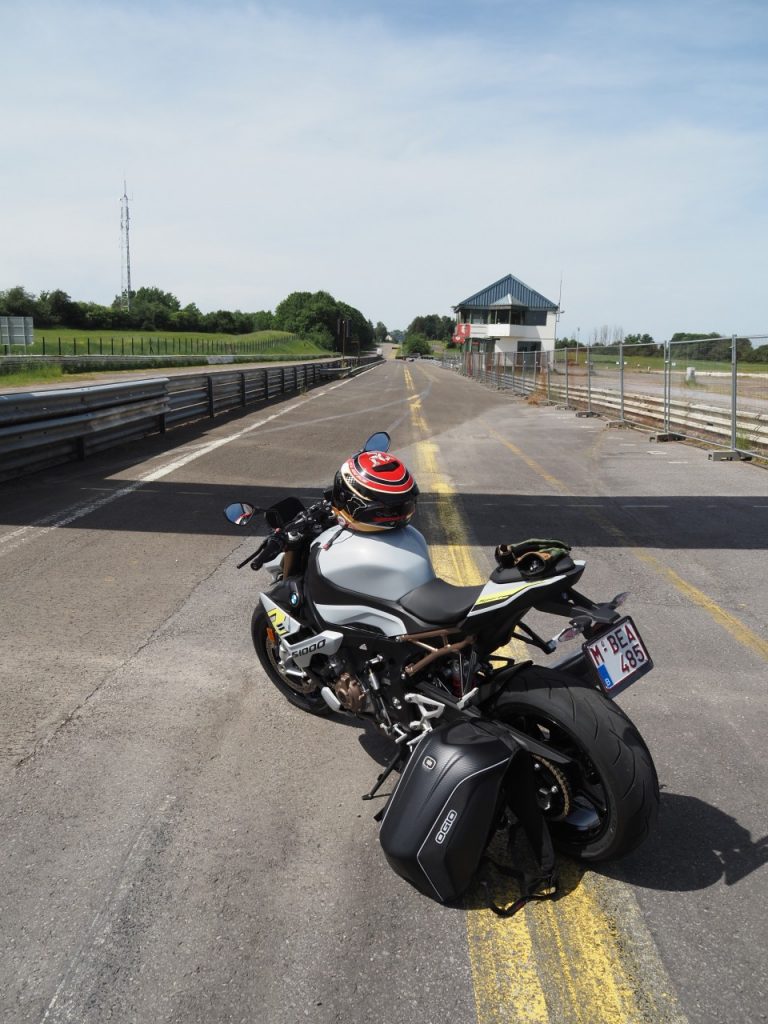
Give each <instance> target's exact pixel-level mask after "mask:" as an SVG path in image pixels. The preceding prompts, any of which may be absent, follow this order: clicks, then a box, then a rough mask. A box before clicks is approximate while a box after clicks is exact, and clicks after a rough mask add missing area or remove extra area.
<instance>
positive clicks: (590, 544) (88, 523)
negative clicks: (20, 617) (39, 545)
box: [0, 462, 768, 557]
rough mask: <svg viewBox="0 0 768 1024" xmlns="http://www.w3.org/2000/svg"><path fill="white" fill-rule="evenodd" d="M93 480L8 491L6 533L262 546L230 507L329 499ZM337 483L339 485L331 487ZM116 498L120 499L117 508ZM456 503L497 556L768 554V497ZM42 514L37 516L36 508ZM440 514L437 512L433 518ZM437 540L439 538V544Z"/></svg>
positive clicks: (56, 477) (496, 497)
mask: <svg viewBox="0 0 768 1024" xmlns="http://www.w3.org/2000/svg"><path fill="white" fill-rule="evenodd" d="M92 470H93V467H89V472H88V474H87V475H85V474H83V471H82V470H81V471H80V474H79V475H76V472H75V468H74V467H69V468H67V467H57V468H56V469H55V470H50V471H47V472H44V473H38V474H36V476H35V477H28V478H25V479H24V480H23V481H11V482H7V483H5V484H0V526H8V527H17V526H27V525H30V523H33V522H35V521H37V520H38V518H42V517H45V516H55V514H56V509H61V510H62V516H63V517H64V518H67V519H68V520H69V521H67V522H63V523H62V524H61V528H63V529H67V528H73V529H80V528H87V529H92V530H109V531H117V532H119V531H121V530H125V531H131V532H147V533H153V534H158V533H159V534H163V533H172V534H182V535H183V534H189V535H195V536H231V537H233V538H236V537H237V536H240V537H241V538H242V539H245V537H246V536H247V534H248V533H250V534H251V535H252V536H253V537H254V539H255V538H257V537H258V536H263V535H264V534H266V530H267V528H266V524H265V522H264V519H263V517H261V516H257V517H256V518H255V519H254V520H253V524H252V525H251V526H250V527H249V528H248V530H247V531H246V530H243V529H239V528H238V527H235V526H233V525H232V524H230V523H228V522H227V521H226V520H225V518H224V515H223V509H224V508H225V506H226V505H228V504H229V503H230V502H232V501H240V500H245V501H249V502H251V503H252V504H254V505H256V506H258V507H261V508H267V507H268V506H269V505H272V504H274V503H275V502H276V501H279V500H280V499H281V498H284V497H286V496H287V495H289V494H292V495H295V496H296V497H299V498H301V500H302V501H303V502H304V504H305V505H310V504H312V503H313V502H315V501H318V500H319V499H320V498H321V497H322V492H321V489H320V488H315V487H295V486H291V487H285V486H279V485H275V484H272V485H270V486H264V485H261V484H259V483H258V481H254V482H253V483H242V482H234V483H232V484H221V483H216V484H213V483H210V482H208V481H204V480H200V481H196V480H188V481H186V482H180V481H174V480H169V479H161V480H155V481H148V482H146V483H142V484H140V485H139V486H137V487H135V489H133V490H130V489H129V490H128V491H127V492H126V491H125V488H126V487H128V488H130V487H131V485H132V484H133V483H134V481H132V480H131V478H130V475H129V474H125V473H123V475H121V476H120V478H119V479H115V477H114V473H115V472H116V470H115V464H114V462H112V463H111V464H110V466H109V469H108V472H104V473H101V474H100V473H97V472H93V471H92ZM329 483H330V480H329ZM111 494H114V495H115V496H118V497H119V500H115V501H110V500H109V499H110V495H111ZM445 500H446V499H445V496H444V495H439V494H434V493H432V492H430V491H428V490H423V491H422V492H421V494H420V497H419V507H420V509H421V512H419V511H417V513H416V517H415V519H414V521H413V525H415V526H416V527H417V528H419V529H421V530H423V532H424V533H425V535H426V537H427V540H428V541H431V540H432V539H433V538H432V536H431V533H432V528H431V526H430V523H431V522H433V521H434V518H435V517H434V514H433V511H434V506H435V505H436V504H438V503H440V502H445ZM451 500H453V501H456V502H458V503H459V504H460V505H461V508H462V515H463V518H464V519H465V521H466V522H468V523H469V524H470V526H471V530H472V534H473V540H474V541H475V543H477V544H478V545H479V546H481V547H485V548H488V549H490V551H492V550H493V548H495V547H496V545H497V544H501V543H505V542H509V541H511V540H519V539H522V538H524V537H557V538H561V539H563V540H565V541H566V542H567V543H568V544H570V545H571V546H572V548H573V549H574V556H575V557H578V553H579V550H580V549H585V548H631V547H650V548H654V549H659V548H661V549H672V550H675V551H684V550H688V549H690V550H695V549H700V550H711V549H715V550H750V551H751V550H754V551H764V550H766V548H768V500H766V499H761V498H758V497H755V496H752V495H724V494H711V495H705V496H682V495H664V496H663V497H662V498H658V497H648V496H646V495H642V494H623V495H614V496H612V497H605V496H604V495H594V496H589V495H587V496H578V497H576V496H570V495H569V496H562V495H560V496H558V495H552V494H541V495H514V494H513V495H508V494H477V493H473V492H468V493H463V494H462V495H461V496H457V497H456V498H454V499H451ZM91 503H93V505H94V508H93V509H92V510H91V511H89V512H88V513H87V514H85V515H82V516H77V517H71V516H69V515H67V514H65V510H67V511H68V510H70V509H72V508H77V507H80V506H88V505H90V504H91ZM32 508H33V509H34V513H33V514H31V512H30V509H32ZM431 512H432V514H430V513H431ZM435 539H437V538H435Z"/></svg>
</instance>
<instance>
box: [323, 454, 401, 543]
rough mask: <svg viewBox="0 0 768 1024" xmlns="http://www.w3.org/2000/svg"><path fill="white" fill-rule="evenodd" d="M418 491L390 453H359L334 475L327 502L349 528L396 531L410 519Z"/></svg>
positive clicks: (399, 462) (370, 530)
mask: <svg viewBox="0 0 768 1024" xmlns="http://www.w3.org/2000/svg"><path fill="white" fill-rule="evenodd" d="M418 493H419V488H418V487H417V486H416V481H415V480H414V479H413V477H412V476H411V474H410V473H409V471H408V468H407V466H405V465H404V464H403V463H402V462H401V461H400V460H399V459H397V458H395V456H394V455H390V454H389V453H388V452H360V453H359V454H358V455H353V456H352V458H351V459H347V461H346V462H345V463H344V464H343V465H342V467H341V469H340V470H339V471H338V473H337V474H336V476H335V478H334V481H333V494H332V497H331V503H332V504H333V507H334V509H335V510H336V512H337V514H338V515H339V517H340V518H341V519H342V520H343V521H344V522H345V523H346V525H347V526H348V527H349V528H350V529H351V530H361V531H363V532H374V531H379V530H396V529H398V527H400V526H406V525H407V524H408V523H409V522H410V521H411V519H412V517H413V513H414V512H415V511H416V496H417V495H418Z"/></svg>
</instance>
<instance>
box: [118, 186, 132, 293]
mask: <svg viewBox="0 0 768 1024" xmlns="http://www.w3.org/2000/svg"><path fill="white" fill-rule="evenodd" d="M130 224H131V213H130V210H129V209H128V188H127V186H126V184H125V180H123V195H122V198H121V200H120V257H121V259H120V295H121V300H122V301H121V305H122V307H123V309H127V310H129V311H130V308H131V240H130Z"/></svg>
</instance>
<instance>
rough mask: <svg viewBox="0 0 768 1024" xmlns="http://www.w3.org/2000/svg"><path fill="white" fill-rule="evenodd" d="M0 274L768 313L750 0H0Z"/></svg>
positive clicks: (78, 284) (647, 319) (748, 323)
mask: <svg viewBox="0 0 768 1024" xmlns="http://www.w3.org/2000/svg"><path fill="white" fill-rule="evenodd" d="M0 39H2V60H1V61H0V124H2V131H1V132H0V239H2V244H0V290H2V289H5V288H10V287H12V286H14V285H17V284H20V285H23V286H24V287H25V288H27V289H28V290H29V291H31V292H33V293H35V294H38V293H39V292H40V291H44V290H45V291H49V290H52V289H54V288H62V289H63V290H64V291H66V292H67V293H68V294H69V295H70V296H71V297H72V298H73V299H78V300H83V301H93V302H99V303H103V304H109V303H111V302H112V300H113V298H114V297H115V295H116V294H118V293H119V292H120V287H121V251H120V197H121V196H122V193H123V182H124V181H126V182H127V193H128V196H129V197H130V215H131V236H130V245H131V274H132V283H133V286H134V287H140V286H142V285H146V286H154V287H158V288H161V289H163V290H164V291H170V292H172V293H173V294H174V295H176V296H177V297H178V299H179V300H180V302H181V303H182V305H186V304H187V303H190V302H194V303H196V304H197V305H198V306H199V308H200V309H201V310H202V311H204V312H207V311H209V310H215V309H241V310H244V311H256V310H260V309H271V310H274V308H275V306H276V305H277V304H278V303H279V302H280V301H281V300H282V299H283V298H285V297H286V295H288V294H289V293H290V292H293V291H318V290H321V289H322V290H325V291H328V292H331V294H333V295H334V296H335V297H336V298H337V299H340V300H342V301H344V302H347V303H349V304H350V305H352V306H355V307H357V308H358V309H359V310H361V312H362V313H363V314H364V315H365V316H366V317H367V318H369V319H370V320H371V321H372V322H373V323H376V322H377V321H382V322H384V323H385V324H386V325H387V326H388V327H389V328H390V329H395V328H404V327H406V326H407V325H408V323H409V322H410V321H411V320H412V319H413V318H414V317H415V316H417V315H420V314H427V313H440V314H443V315H450V314H451V307H452V306H454V305H456V304H458V303H459V302H460V301H461V300H462V299H464V298H466V297H467V296H469V295H471V294H473V293H474V292H476V291H479V290H480V289H482V288H484V287H485V286H486V285H488V284H491V283H493V282H494V281H496V280H498V279H499V278H501V277H503V276H504V275H506V274H508V273H511V274H514V275H515V276H516V277H518V278H520V279H521V280H522V281H524V282H525V283H526V284H528V285H530V286H531V287H533V288H535V289H536V290H537V291H539V292H542V293H543V294H544V295H545V296H547V297H548V298H550V299H552V300H553V301H555V302H557V301H558V299H559V298H560V297H561V306H562V315H561V317H560V321H559V324H558V336H561V337H562V336H565V335H567V336H572V337H575V336H577V333H578V336H580V338H581V339H582V340H586V339H587V338H588V337H589V335H590V333H591V332H592V331H594V330H595V329H597V328H599V327H600V326H601V325H610V326H611V327H612V328H615V327H620V328H622V329H623V330H624V332H625V333H627V334H629V333H643V332H647V333H649V334H651V335H653V336H654V337H655V338H656V340H657V341H660V340H664V339H665V338H668V337H670V336H671V335H672V334H673V333H674V332H676V331H705V332H706V331H718V332H721V333H724V334H731V333H738V334H745V335H756V334H765V333H768V310H763V309H762V303H761V301H760V295H762V294H763V290H764V287H765V279H766V272H768V173H767V169H768V4H766V3H765V2H764V0H665V2H660V0H644V2H636V0H583V2H581V0H573V2H567V0H526V2H518V0H465V2H460V0H442V2H437V0H424V2H420V0H386V2H385V0H371V2H366V0H358V2H354V0H325V2H320V0H281V2H279V3H278V2H267V0H248V2H245V0H230V2H221V3H214V2H203V0H185V2H175V0H171V2H168V0H152V2H147V0H132V2H126V0H99V2H92V0H66V2H48V3H45V2H37V0H24V2H16V0H0Z"/></svg>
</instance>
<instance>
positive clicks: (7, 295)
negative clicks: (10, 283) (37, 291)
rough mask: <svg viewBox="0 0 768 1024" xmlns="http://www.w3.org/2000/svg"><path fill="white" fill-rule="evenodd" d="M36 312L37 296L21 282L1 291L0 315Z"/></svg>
mask: <svg viewBox="0 0 768 1024" xmlns="http://www.w3.org/2000/svg"><path fill="white" fill-rule="evenodd" d="M35 312H36V304H35V296H34V295H33V294H32V293H31V292H28V291H27V290H26V289H25V288H22V286H21V285H20V284H17V285H15V286H14V287H13V288H9V289H8V291H7V292H0V315H2V316H34V315H35Z"/></svg>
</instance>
